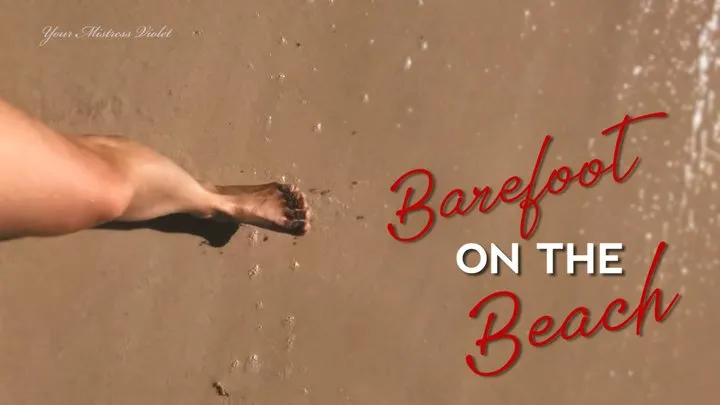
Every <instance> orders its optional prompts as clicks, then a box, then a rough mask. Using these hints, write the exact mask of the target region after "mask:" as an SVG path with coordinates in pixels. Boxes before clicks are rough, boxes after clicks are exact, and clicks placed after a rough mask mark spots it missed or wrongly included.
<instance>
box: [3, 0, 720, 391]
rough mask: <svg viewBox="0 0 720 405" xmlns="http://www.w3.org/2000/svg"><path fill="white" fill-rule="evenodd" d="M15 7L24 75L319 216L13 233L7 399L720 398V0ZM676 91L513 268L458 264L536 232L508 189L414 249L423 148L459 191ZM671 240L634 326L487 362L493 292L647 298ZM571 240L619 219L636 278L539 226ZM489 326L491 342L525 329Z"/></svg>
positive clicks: (65, 124) (564, 304) (92, 123)
mask: <svg viewBox="0 0 720 405" xmlns="http://www.w3.org/2000/svg"><path fill="white" fill-rule="evenodd" d="M0 4H1V5H2V6H3V7H2V9H3V10H5V11H4V13H3V15H2V16H0V21H1V24H0V41H1V42H2V49H3V57H0V71H1V72H3V74H2V75H1V76H0V94H2V96H3V97H5V98H7V99H8V100H10V101H12V102H14V103H16V104H18V105H19V106H21V107H23V108H24V109H26V110H27V111H29V112H30V113H32V114H34V115H36V116H38V117H39V118H41V119H42V120H43V121H45V122H47V123H48V124H49V125H51V126H53V127H54V128H57V129H59V130H63V131H69V132H100V133H120V134H125V135H128V136H130V137H132V138H133V139H136V140H138V141H140V142H143V143H146V144H148V145H150V146H153V147H155V148H157V149H158V150H159V151H161V152H163V153H165V154H166V155H168V156H170V157H171V158H173V159H175V160H176V161H178V162H179V163H180V164H182V165H183V166H184V167H185V168H187V169H188V170H189V171H190V172H192V173H193V174H195V175H197V176H199V177H202V178H204V179H208V180H211V181H214V182H217V183H221V184H226V183H227V184H233V183H256V182H258V183H259V182H266V181H270V180H276V179H280V180H284V181H287V182H293V183H297V184H299V185H300V186H301V187H302V188H303V189H304V190H306V191H308V192H309V193H308V194H309V198H310V202H311V204H312V206H313V209H314V211H315V213H316V220H315V223H314V229H313V231H312V232H311V234H310V235H308V236H307V237H304V238H301V239H297V240H295V239H293V238H291V237H288V236H283V235H278V234H273V233H268V232H265V231H259V232H258V231H256V230H254V229H253V228H250V227H241V228H240V229H239V230H237V232H236V233H235V234H234V236H233V237H232V238H230V239H228V235H227V234H223V232H226V233H227V231H228V230H220V231H218V232H219V234H218V235H216V234H212V235H211V236H210V237H211V239H212V241H211V242H212V243H207V242H206V241H205V240H204V239H203V238H202V237H201V236H200V235H193V234H185V233H176V232H169V233H167V232H165V233H164V232H158V231H155V230H151V229H139V230H132V231H122V230H112V229H103V230H93V231H87V232H81V233H78V234H75V235H71V236H67V237H63V238H56V239H47V240H22V241H16V242H11V243H3V244H1V245H0V403H2V404H43V405H52V404H222V403H228V404H318V405H322V404H372V405H383V404H388V405H391V404H392V405H397V404H477V403H485V404H503V405H505V404H528V403H531V402H532V403H552V404H558V405H562V404H568V405H569V404H577V403H582V404H585V405H594V404H598V405H605V404H608V403H617V404H644V403H648V404H649V403H652V404H657V405H664V404H668V405H670V404H677V403H678V402H685V403H692V404H694V405H695V404H697V405H700V404H712V403H714V401H715V400H716V398H717V395H718V394H720V391H719V390H718V387H717V384H716V383H713V381H716V376H715V374H714V372H713V371H714V367H713V366H714V365H716V364H717V362H718V361H719V360H720V351H719V350H718V349H717V348H716V344H715V342H716V340H717V339H718V338H720V324H718V323H717V322H716V320H715V319H716V316H715V314H714V310H715V309H716V307H717V306H718V304H720V299H719V298H718V295H717V294H716V293H715V292H714V289H715V288H716V281H717V279H718V277H717V270H718V248H717V244H716V240H717V239H716V238H717V237H719V236H720V229H719V228H718V225H719V222H718V221H719V218H718V211H717V181H718V176H717V174H716V172H713V170H712V165H713V164H715V163H716V162H717V160H718V159H717V156H718V155H717V151H718V150H720V141H719V140H718V135H717V127H718V125H720V124H718V110H717V104H715V105H713V104H712V100H713V98H714V95H713V94H714V93H713V92H714V91H715V92H717V90H718V89H720V75H719V72H718V69H719V68H718V57H720V53H718V51H717V49H713V47H712V45H713V43H714V44H717V43H718V41H720V34H719V33H718V32H717V31H716V30H713V21H715V22H714V24H715V26H717V20H718V18H719V17H718V13H719V12H720V2H718V1H717V0H704V1H685V0H680V1H669V2H658V1H629V2H628V1H620V0H612V1H608V2H597V1H586V0H583V1H568V0H556V1H541V2H529V1H525V2H500V1H484V2H481V1H469V0H463V1H455V2H441V1H437V0H425V1H424V2H420V3H418V1H417V0H402V1H400V0H398V1H389V0H377V1H369V0H357V1H355V0H353V1H349V0H337V1H326V0H315V1H314V2H308V1H305V0H300V1H294V2H287V1H279V0H265V1H245V2H241V3H237V4H235V3H231V2H227V1H209V2H204V3H200V2H171V3H167V2H160V1H149V2H142V3H140V2H131V3H126V5H124V6H114V5H110V4H109V3H108V4H105V5H96V4H92V5H90V4H89V3H85V2H80V1H70V2H65V3H63V4H60V3H57V2H25V3H18V2H10V1H9V0H2V1H1V2H0ZM713 8H714V11H713ZM145 24H151V25H153V27H155V29H156V30H159V29H160V28H161V27H162V26H164V25H166V26H167V27H168V28H169V29H172V30H173V31H172V34H171V35H170V36H169V38H165V39H162V38H155V39H139V38H138V39H120V38H118V39H108V38H106V39H102V38H89V37H85V38H70V39H67V38H66V39H61V38H54V39H52V40H49V41H48V42H47V43H46V44H45V45H43V46H40V45H39V44H40V42H41V41H42V40H43V34H42V31H43V29H44V27H46V26H58V27H59V29H58V30H59V31H76V32H79V31H80V30H81V29H82V27H83V26H88V25H100V26H102V27H103V29H112V30H114V31H134V30H135V29H136V28H137V27H139V26H142V25H145ZM98 35H99V34H98ZM715 103H717V101H716V102H715ZM656 111H666V112H668V114H669V115H670V117H669V118H668V119H665V120H660V121H653V122H648V123H643V124H639V125H638V126H637V127H634V128H633V129H631V131H630V132H629V133H628V139H627V142H626V146H625V148H624V150H623V155H624V156H627V157H630V158H631V157H633V156H640V157H641V159H642V163H641V165H640V166H639V168H638V170H637V171H636V172H635V174H634V175H633V177H632V178H630V180H628V181H627V182H626V183H625V184H622V185H617V184H615V183H613V182H612V181H611V179H609V178H608V179H604V180H603V181H602V182H601V183H600V184H599V185H598V186H596V187H594V188H592V189H582V188H580V187H571V188H570V189H569V190H568V191H567V192H566V193H564V194H563V195H562V196H549V197H547V198H545V199H544V200H543V206H542V207H543V217H542V223H541V225H540V227H539V228H538V231H537V233H536V234H535V235H534V237H533V239H532V240H530V241H527V242H524V243H523V263H522V269H523V270H522V276H520V277H517V276H514V275H512V274H504V275H503V276H502V277H490V276H489V275H482V276H477V277H470V276H467V275H465V274H463V273H461V272H460V271H459V270H458V269H457V267H456V266H455V263H454V258H455V253H456V251H457V249H458V247H459V246H460V245H462V244H464V243H467V242H477V243H483V244H487V243H490V242H495V243H497V244H499V245H500V246H502V247H509V245H510V243H512V242H517V241H521V240H520V236H519V220H520V215H519V214H520V213H519V209H518V207H517V206H516V205H515V206H501V207H498V208H497V209H496V210H494V211H493V212H492V213H491V214H489V215H479V214H478V215H470V216H468V217H466V218H454V219H441V220H439V221H438V223H437V225H436V226H435V228H434V230H433V231H432V232H431V233H430V235H429V236H428V237H426V238H424V239H423V240H422V241H420V242H417V243H413V244H401V243H399V242H397V241H395V240H393V239H392V238H391V237H390V236H389V235H388V234H387V231H386V225H387V224H388V223H389V222H396V217H395V216H394V214H395V211H396V210H397V209H398V208H399V207H400V204H401V203H402V198H403V195H402V193H400V194H393V193H391V192H390V191H389V188H390V185H391V184H392V183H393V182H394V181H395V179H396V178H397V177H398V176H400V175H401V174H402V173H404V172H406V171H408V170H410V169H413V168H418V167H424V168H427V169H429V170H431V171H432V172H433V173H434V174H435V176H436V180H437V189H438V191H437V193H436V196H435V197H434V201H435V203H436V204H437V203H439V199H440V198H441V196H442V195H443V194H444V193H446V192H447V191H449V190H451V189H453V188H456V187H462V188H465V189H471V188H472V187H473V186H475V185H478V186H482V185H491V186H495V187H499V186H500V185H501V184H502V182H503V181H504V180H505V179H506V178H508V177H509V176H511V175H520V176H523V177H525V178H527V177H528V176H529V175H530V173H531V171H532V167H533V164H534V162H535V157H536V155H537V152H538V149H539V147H540V144H541V143H542V140H543V137H544V136H545V134H551V135H553V136H554V137H555V140H554V142H553V144H552V146H551V149H550V151H549V153H548V157H547V163H546V165H545V167H546V169H547V170H550V169H552V168H555V167H557V166H558V165H560V164H567V165H569V166H570V167H579V166H580V165H581V164H582V163H583V162H584V161H586V160H587V159H589V158H591V157H593V156H597V157H599V158H602V159H603V160H606V161H609V159H611V156H612V149H613V143H614V138H612V139H609V138H604V137H602V136H600V131H601V130H602V129H604V128H606V127H607V126H610V125H612V124H614V123H616V122H618V121H619V120H621V119H622V117H623V116H624V115H625V114H631V115H640V114H646V113H651V112H656ZM713 131H714V136H713ZM629 162H630V160H624V163H625V164H629ZM417 184H421V182H419V183H417ZM310 190H312V191H310ZM421 222H422V221H421V220H417V219H411V220H410V222H409V223H410V225H409V227H408V228H403V231H404V232H407V233H410V231H411V230H412V229H415V230H417V229H419V227H420V226H421V225H422V224H421ZM412 227H415V228H412ZM195 230H196V231H197V232H195V233H198V234H200V233H202V232H200V230H198V229H197V228H196V229H195ZM210 231H213V230H210ZM229 231H232V229H230V230H229ZM211 233H212V232H211ZM661 240H665V241H667V242H668V244H669V249H668V251H667V253H666V254H665V258H664V260H663V262H662V265H661V266H660V269H659V272H658V275H657V277H656V280H655V287H659V288H662V289H663V290H664V291H665V294H666V297H669V296H670V295H672V294H673V293H675V292H680V293H681V294H682V295H683V298H682V300H681V301H680V303H679V305H678V307H677V309H676V310H675V311H674V312H673V314H672V315H671V316H670V318H669V319H668V320H667V321H666V322H665V323H663V324H660V325H657V324H655V323H654V322H648V325H647V327H646V330H645V335H644V336H643V337H642V338H638V337H637V336H635V335H634V328H633V327H630V328H628V329H627V330H625V331H623V332H617V333H607V332H601V333H599V334H598V335H597V336H595V337H594V338H592V339H590V340H582V339H581V340H577V341H574V342H570V343H566V342H557V343H554V344H553V345H551V346H549V347H546V348H543V349H534V348H531V347H529V346H528V345H527V344H525V350H524V352H523V354H522V357H521V360H520V361H519V363H518V364H517V366H516V367H514V368H513V369H512V371H510V372H509V373H508V374H506V375H504V376H502V377H499V378H482V377H478V376H475V375H474V374H473V373H472V372H471V371H470V370H469V369H468V367H467V366H466V364H465V356H466V355H467V354H474V355H476V354H477V348H476V347H475V345H474V343H475V340H476V339H478V338H479V337H480V336H481V334H482V332H483V329H484V326H485V325H484V322H483V321H481V320H472V319H470V318H469V317H468V316H467V314H468V312H469V311H470V309H471V308H472V306H473V305H475V303H476V302H477V301H478V300H480V299H482V298H483V297H485V296H486V295H487V294H490V293H492V292H494V291H496V290H501V289H510V290H512V291H514V292H515V293H517V294H518V295H519V296H520V297H521V299H522V302H523V312H522V316H521V320H520V322H519V325H518V327H517V330H518V331H523V330H527V329H528V327H529V326H530V324H531V323H532V321H533V320H534V319H535V318H536V317H538V316H540V315H541V314H545V313H548V314H551V315H553V316H556V317H560V318H561V317H563V316H564V315H565V314H567V312H568V311H570V310H571V309H572V308H575V307H576V306H578V305H585V306H587V307H588V308H590V309H592V311H593V313H594V314H599V313H600V312H601V311H602V310H603V309H604V308H605V306H606V305H607V304H608V303H609V302H610V301H611V300H612V299H614V298H616V297H626V298H627V299H628V300H629V301H630V302H631V303H635V302H637V300H638V297H639V294H640V291H639V288H641V286H642V283H643V280H644V278H645V275H646V273H647V269H648V266H649V264H650V260H651V258H652V254H653V253H654V250H655V246H656V245H657V243H658V242H659V241H661ZM554 241H566V242H575V243H585V242H614V241H619V242H623V243H624V244H625V247H626V251H625V253H624V254H623V267H624V268H625V269H626V276H624V277H622V278H618V277H614V278H613V277H590V276H587V275H582V274H580V275H577V276H575V277H569V276H562V275H560V276H556V277H547V276H546V275H544V258H543V257H542V256H540V255H539V254H534V253H533V251H532V250H533V248H534V243H535V242H554ZM213 245H214V246H213ZM220 245H222V246H220ZM666 299H667V298H666ZM494 310H495V311H497V312H498V313H500V314H501V315H503V316H507V311H508V308H507V306H505V307H503V306H498V307H495V308H494ZM651 317H652V316H650V317H649V318H650V319H651ZM491 350H493V352H492V353H493V354H492V356H491V357H490V358H487V359H483V361H485V363H483V364H484V365H485V366H487V367H491V366H493V365H495V366H497V365H499V364H500V363H502V362H503V361H504V360H505V359H506V358H507V355H508V353H509V345H502V344H498V345H497V348H494V347H493V348H491ZM214 381H218V382H220V383H221V384H222V386H223V387H224V389H225V390H226V391H227V393H228V394H229V397H222V396H219V395H218V393H217V392H216V390H215V389H214V388H213V385H212V384H213V382H214Z"/></svg>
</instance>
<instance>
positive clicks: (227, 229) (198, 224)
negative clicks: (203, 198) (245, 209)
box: [95, 214, 240, 247]
mask: <svg viewBox="0 0 720 405" xmlns="http://www.w3.org/2000/svg"><path fill="white" fill-rule="evenodd" d="M239 228H240V225H238V224H237V223H230V222H218V221H213V220H207V219H199V218H196V217H194V216H192V215H186V214H172V215H167V216H164V217H160V218H155V219H151V220H148V221H140V222H109V223H106V224H103V225H99V226H97V227H95V229H109V230H116V231H131V230H135V229H152V230H155V231H159V232H164V233H184V234H187V235H194V236H199V237H201V238H203V239H205V240H206V241H207V243H208V244H209V245H210V246H212V247H223V246H225V245H227V243H228V242H229V241H230V239H231V238H232V237H233V235H235V233H236V232H237V230H238V229H239Z"/></svg>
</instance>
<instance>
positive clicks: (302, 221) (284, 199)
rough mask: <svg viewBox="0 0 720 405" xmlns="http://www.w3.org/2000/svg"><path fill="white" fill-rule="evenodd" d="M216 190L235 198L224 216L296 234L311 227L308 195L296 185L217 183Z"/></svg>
mask: <svg viewBox="0 0 720 405" xmlns="http://www.w3.org/2000/svg"><path fill="white" fill-rule="evenodd" d="M215 190H216V191H217V192H218V193H220V194H222V195H226V196H229V197H231V198H232V201H233V207H232V209H231V211H230V212H223V213H222V214H223V216H227V217H230V218H232V219H233V220H235V221H238V222H241V223H247V224H250V225H255V226H259V227H262V228H266V229H269V230H273V231H276V232H283V233H288V234H291V235H296V236H301V235H305V234H306V233H307V232H308V231H309V230H310V217H311V211H310V207H308V205H307V203H306V202H305V195H303V193H301V192H300V191H298V189H297V187H295V186H293V185H289V184H280V183H268V184H261V185H257V186H216V187H215Z"/></svg>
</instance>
